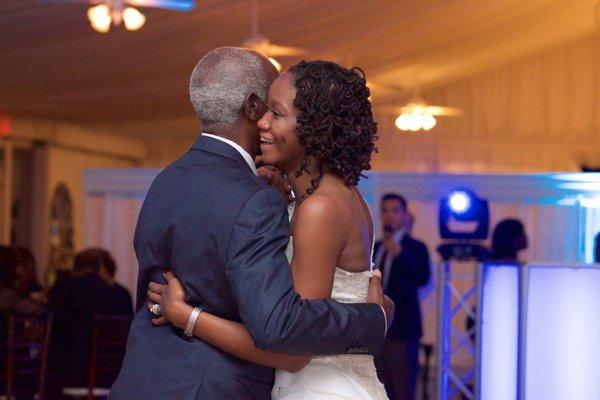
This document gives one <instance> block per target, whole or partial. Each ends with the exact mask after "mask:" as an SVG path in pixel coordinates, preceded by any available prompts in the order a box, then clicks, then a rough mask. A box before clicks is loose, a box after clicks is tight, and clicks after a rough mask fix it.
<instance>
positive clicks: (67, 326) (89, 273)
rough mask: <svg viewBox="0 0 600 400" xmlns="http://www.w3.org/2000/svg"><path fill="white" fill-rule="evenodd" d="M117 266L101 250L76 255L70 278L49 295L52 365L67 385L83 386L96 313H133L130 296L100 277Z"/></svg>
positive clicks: (64, 280) (90, 250) (84, 251)
mask: <svg viewBox="0 0 600 400" xmlns="http://www.w3.org/2000/svg"><path fill="white" fill-rule="evenodd" d="M106 268H108V270H111V269H112V270H114V269H116V268H115V266H114V260H113V258H112V257H111V256H110V254H109V253H108V252H107V251H106V250H103V249H99V248H91V249H86V250H83V251H81V252H79V253H78V254H77V255H76V256H75V261H74V265H73V277H72V278H70V279H63V280H61V282H60V283H58V282H57V285H56V286H55V287H54V289H53V290H52V292H51V294H50V308H51V310H52V313H53V315H54V322H55V324H54V327H55V329H54V331H53V335H52V345H53V348H54V352H53V355H52V362H51V366H52V368H53V369H54V368H58V369H59V375H61V376H60V377H56V378H57V379H61V378H62V379H61V380H62V382H63V383H64V385H66V386H79V387H80V386H85V385H86V381H87V376H88V369H89V359H90V349H91V341H92V333H93V327H94V316H96V315H133V309H132V306H131V298H130V297H129V296H127V298H125V297H124V296H123V294H122V293H120V291H119V290H118V289H115V286H114V285H112V284H110V283H109V282H106V281H105V280H104V279H103V278H102V276H101V275H102V274H104V275H106V274H107V273H106V272H102V271H104V270H105V269H106Z"/></svg>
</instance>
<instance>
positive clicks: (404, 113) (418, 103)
mask: <svg viewBox="0 0 600 400" xmlns="http://www.w3.org/2000/svg"><path fill="white" fill-rule="evenodd" d="M377 86H380V85H377ZM384 86H385V87H384V88H382V89H385V90H387V91H392V92H394V91H396V92H397V91H399V90H402V89H403V88H399V87H397V86H395V85H384ZM410 98H411V99H410V100H409V101H408V103H404V104H403V105H393V104H377V103H376V104H375V107H376V109H377V110H379V111H381V112H384V113H387V114H394V115H396V120H395V125H396V128H398V129H400V130H401V131H411V132H417V131H420V130H423V131H428V130H430V129H432V128H433V127H434V126H436V125H437V119H436V118H435V117H456V116H459V115H461V114H462V110H461V109H459V108H455V107H446V106H437V105H431V104H427V103H425V101H424V100H423V99H422V98H421V96H420V95H419V91H418V89H415V90H413V93H412V95H411V97H410Z"/></svg>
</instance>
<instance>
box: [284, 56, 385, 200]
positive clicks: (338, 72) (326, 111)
mask: <svg viewBox="0 0 600 400" xmlns="http://www.w3.org/2000/svg"><path fill="white" fill-rule="evenodd" d="M289 72H291V73H292V74H293V77H294V79H295V81H294V82H295V86H296V98H295V100H294V106H295V107H296V108H297V109H298V110H299V115H298V118H297V126H296V133H297V135H298V139H299V141H300V144H301V145H302V146H303V147H304V149H305V152H306V154H307V155H312V156H314V157H315V158H316V159H317V160H319V162H320V176H319V177H317V178H316V179H314V180H313V182H312V189H309V190H308V192H307V195H310V194H312V193H313V192H314V191H315V190H316V189H317V187H318V185H319V181H320V180H321V178H322V177H323V171H328V172H332V173H334V174H336V175H338V176H339V177H341V178H342V179H343V180H344V182H345V183H346V185H349V186H354V185H356V184H358V181H359V179H360V178H361V176H363V177H364V175H363V174H362V172H363V171H366V170H369V169H371V155H372V153H373V152H374V151H377V149H376V148H375V141H376V140H377V138H378V137H377V134H376V133H377V123H376V122H375V120H374V119H373V113H372V112H371V102H370V101H369V95H370V92H369V88H368V87H367V81H366V79H365V74H364V72H363V71H362V70H361V69H360V68H356V67H355V68H352V69H347V68H343V67H341V66H340V65H338V64H335V63H332V62H328V61H320V60H318V61H300V62H299V63H298V64H296V65H294V66H293V67H291V68H290V69H289ZM307 167H308V160H307V159H306V158H305V159H304V160H303V162H302V165H301V167H300V169H299V170H298V171H297V172H296V175H297V176H300V175H301V174H302V172H303V171H305V170H306V168H307Z"/></svg>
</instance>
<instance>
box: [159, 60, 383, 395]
mask: <svg viewBox="0 0 600 400" xmlns="http://www.w3.org/2000/svg"><path fill="white" fill-rule="evenodd" d="M368 97H369V89H368V88H367V86H366V80H365V78H364V74H363V73H362V71H361V70H359V69H357V68H353V69H345V68H342V67H341V66H339V65H337V64H335V63H331V62H325V61H313V62H305V61H302V62H300V63H298V64H296V65H295V66H293V67H292V68H290V69H289V71H287V72H286V73H284V74H282V75H281V76H280V77H279V78H278V79H277V80H276V81H275V82H274V83H273V85H272V86H271V88H270V90H269V95H268V101H267V104H266V107H267V111H266V113H265V115H264V116H263V118H262V119H261V120H260V121H259V122H258V126H259V129H260V142H261V144H260V148H261V151H262V154H263V160H264V162H265V163H266V164H268V165H273V166H275V167H277V168H278V169H279V170H280V171H282V172H283V173H285V174H286V175H287V177H288V180H289V183H290V185H291V187H292V189H293V192H294V193H295V195H296V199H295V207H292V211H291V212H290V214H291V215H290V218H291V220H290V222H291V229H292V234H293V236H292V238H290V242H289V244H288V248H287V251H286V253H287V255H288V259H289V260H290V266H291V269H292V276H293V280H294V289H295V290H296V291H297V292H298V293H299V294H300V296H302V297H303V298H307V299H323V298H332V299H334V300H337V301H339V302H344V303H360V302H367V300H368V299H367V290H368V286H369V278H370V276H371V259H372V246H373V221H372V219H371V215H370V212H369V209H368V207H367V205H366V203H365V201H364V200H363V198H362V197H361V195H360V193H359V191H358V189H357V188H356V185H357V184H358V181H359V179H360V177H361V173H362V171H364V170H368V169H370V160H371V154H372V152H373V151H374V149H375V147H374V142H375V140H376V139H377V136H376V123H375V121H374V120H373V115H372V113H371V104H370V102H369V100H368ZM294 209H295V210H294ZM323 266H327V267H323ZM166 277H167V281H168V285H159V284H156V283H151V284H150V290H149V291H148V295H149V298H150V300H151V302H150V303H149V306H153V305H154V304H156V303H158V304H160V307H161V310H162V313H163V316H162V317H160V318H156V319H155V320H154V323H155V324H162V323H166V322H170V323H172V324H174V325H175V326H177V327H179V328H181V329H183V328H185V326H186V323H187V321H188V317H189V315H190V313H191V311H192V307H191V306H190V305H188V304H186V303H185V293H184V290H183V287H182V285H181V283H180V282H179V281H178V280H177V279H176V278H175V277H174V276H173V275H172V274H171V273H170V272H169V273H167V274H166ZM257 296H260V293H257ZM194 335H195V336H197V337H199V338H200V339H202V340H204V341H206V342H208V343H210V344H212V345H213V346H216V347H218V348H220V349H221V350H223V351H226V352H228V353H230V354H232V355H234V356H236V357H239V358H241V359H244V360H247V361H250V362H254V363H257V364H262V365H266V366H270V367H273V368H276V369H277V371H276V377H275V384H274V387H273V391H272V399H274V400H319V399H348V400H363V399H364V400H380V399H387V397H386V394H385V389H384V388H383V385H382V384H381V383H380V382H379V380H378V378H377V374H376V371H375V366H374V364H373V357H372V356H369V355H354V354H350V355H339V356H328V357H312V358H311V357H308V356H301V355H293V354H284V353H279V352H275V351H269V350H263V349H259V348H257V347H256V346H255V345H254V342H253V340H252V338H251V336H250V334H249V333H248V331H247V330H246V329H245V328H244V326H243V325H242V324H240V323H236V322H232V321H228V320H225V319H222V318H219V317H217V316H215V315H211V314H209V313H207V312H202V313H201V314H200V316H199V317H198V319H197V320H196V325H195V326H194ZM315 340H319V338H315Z"/></svg>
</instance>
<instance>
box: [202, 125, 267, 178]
mask: <svg viewBox="0 0 600 400" xmlns="http://www.w3.org/2000/svg"><path fill="white" fill-rule="evenodd" d="M202 136H207V137H211V138H213V139H217V140H220V141H221V142H225V143H227V144H228V145H230V146H231V147H233V148H234V149H236V150H237V151H238V153H240V154H241V155H242V157H244V160H245V161H246V163H247V164H248V166H249V167H250V169H251V170H252V172H253V173H254V175H258V172H257V171H256V164H254V159H253V158H252V156H251V155H250V154H249V153H248V152H247V151H246V150H244V149H243V148H242V146H240V145H239V144H237V143H236V142H234V141H233V140H229V139H226V138H224V137H221V136H217V135H212V134H210V133H205V132H202Z"/></svg>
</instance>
